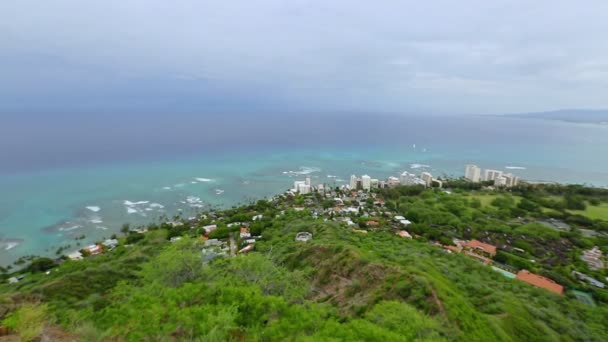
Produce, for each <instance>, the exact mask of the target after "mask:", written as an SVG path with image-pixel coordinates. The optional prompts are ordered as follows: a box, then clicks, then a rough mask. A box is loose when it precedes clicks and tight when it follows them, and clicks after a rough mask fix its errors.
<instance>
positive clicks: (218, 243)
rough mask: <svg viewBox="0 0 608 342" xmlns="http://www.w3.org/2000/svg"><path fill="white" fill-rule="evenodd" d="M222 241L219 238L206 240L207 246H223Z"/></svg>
mask: <svg viewBox="0 0 608 342" xmlns="http://www.w3.org/2000/svg"><path fill="white" fill-rule="evenodd" d="M221 245H222V242H221V241H220V240H218V239H209V240H207V241H205V247H210V246H221Z"/></svg>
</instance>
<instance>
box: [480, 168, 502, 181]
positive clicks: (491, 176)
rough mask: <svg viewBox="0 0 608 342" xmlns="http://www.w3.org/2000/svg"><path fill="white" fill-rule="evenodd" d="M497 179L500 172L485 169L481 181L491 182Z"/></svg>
mask: <svg viewBox="0 0 608 342" xmlns="http://www.w3.org/2000/svg"><path fill="white" fill-rule="evenodd" d="M498 177H502V171H498V170H491V169H486V170H485V171H484V172H483V179H484V180H486V181H493V180H496V178H498Z"/></svg>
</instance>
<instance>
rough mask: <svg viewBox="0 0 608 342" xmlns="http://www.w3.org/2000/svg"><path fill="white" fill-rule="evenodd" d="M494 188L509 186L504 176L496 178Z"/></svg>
mask: <svg viewBox="0 0 608 342" xmlns="http://www.w3.org/2000/svg"><path fill="white" fill-rule="evenodd" d="M494 186H497V187H503V186H507V178H506V177H504V176H498V177H496V178H494Z"/></svg>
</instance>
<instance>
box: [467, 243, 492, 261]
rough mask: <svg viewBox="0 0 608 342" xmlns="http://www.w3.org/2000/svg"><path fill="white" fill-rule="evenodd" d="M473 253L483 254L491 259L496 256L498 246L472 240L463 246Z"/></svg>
mask: <svg viewBox="0 0 608 342" xmlns="http://www.w3.org/2000/svg"><path fill="white" fill-rule="evenodd" d="M462 246H463V247H464V248H468V249H470V250H472V251H476V252H483V253H485V254H487V255H489V256H491V257H493V256H495V255H496V246H493V245H490V244H487V243H484V242H481V241H479V240H471V241H468V242H465V243H464V244H463V245H462Z"/></svg>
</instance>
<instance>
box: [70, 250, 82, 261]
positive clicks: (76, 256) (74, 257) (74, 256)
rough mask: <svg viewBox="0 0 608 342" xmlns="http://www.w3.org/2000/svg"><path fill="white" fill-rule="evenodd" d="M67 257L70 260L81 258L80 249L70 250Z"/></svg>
mask: <svg viewBox="0 0 608 342" xmlns="http://www.w3.org/2000/svg"><path fill="white" fill-rule="evenodd" d="M68 258H69V259H71V260H82V253H80V251H76V252H72V253H70V254H68Z"/></svg>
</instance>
